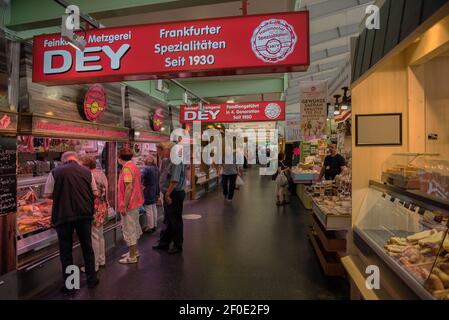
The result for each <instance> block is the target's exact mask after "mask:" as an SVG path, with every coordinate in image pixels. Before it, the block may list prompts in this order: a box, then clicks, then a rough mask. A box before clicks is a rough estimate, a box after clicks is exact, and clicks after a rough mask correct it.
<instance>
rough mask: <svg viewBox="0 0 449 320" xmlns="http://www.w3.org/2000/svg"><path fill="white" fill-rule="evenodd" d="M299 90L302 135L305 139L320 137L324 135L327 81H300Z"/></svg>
mask: <svg viewBox="0 0 449 320" xmlns="http://www.w3.org/2000/svg"><path fill="white" fill-rule="evenodd" d="M299 90H300V97H301V103H300V104H301V110H300V114H301V134H302V137H303V139H304V140H306V141H308V140H313V139H320V138H322V137H324V136H325V135H326V124H327V82H326V81H305V82H301V83H300V84H299Z"/></svg>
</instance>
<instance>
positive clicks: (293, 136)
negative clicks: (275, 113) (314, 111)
mask: <svg viewBox="0 0 449 320" xmlns="http://www.w3.org/2000/svg"><path fill="white" fill-rule="evenodd" d="M285 140H286V142H290V143H291V142H296V141H301V118H300V116H299V115H297V116H296V115H295V116H290V117H289V118H288V119H287V121H286V126H285Z"/></svg>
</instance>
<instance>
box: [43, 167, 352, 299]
mask: <svg viewBox="0 0 449 320" xmlns="http://www.w3.org/2000/svg"><path fill="white" fill-rule="evenodd" d="M245 183H246V185H245V187H244V188H241V189H240V190H239V191H236V197H235V199H234V202H233V203H232V204H229V203H226V202H225V201H223V198H222V196H221V193H220V190H219V189H217V191H216V192H213V193H211V194H209V195H208V196H207V197H206V198H203V199H201V200H199V201H192V202H188V203H186V206H185V212H184V213H185V214H199V215H201V216H202V218H201V219H199V220H184V221H185V245H184V252H183V254H182V255H175V256H170V255H168V254H166V253H165V252H158V251H154V250H152V248H151V246H152V245H153V244H154V243H155V242H156V240H157V238H158V237H157V236H156V235H151V236H149V235H145V236H144V238H143V239H142V240H141V242H140V253H141V258H140V261H139V263H138V265H133V266H127V265H120V264H119V263H118V262H117V261H118V259H119V257H120V255H121V254H123V253H124V252H125V251H126V248H125V246H124V245H120V246H119V247H118V248H116V249H115V250H113V252H112V253H111V254H110V255H109V256H108V260H107V263H108V265H107V268H106V269H102V270H101V271H100V273H99V277H100V280H101V282H100V285H99V286H98V287H97V288H96V289H94V290H87V289H86V288H82V289H81V290H80V292H78V293H77V294H76V295H75V296H74V297H73V298H74V299H343V298H348V288H347V286H346V284H345V281H344V280H343V279H338V278H326V277H325V276H324V275H323V273H322V271H321V269H320V266H319V264H318V261H317V259H316V257H315V255H314V252H313V250H312V248H311V245H310V243H309V241H308V239H307V236H306V228H307V227H306V226H307V223H306V221H307V214H306V213H305V212H304V209H303V208H302V206H301V205H300V203H299V201H298V200H297V199H296V197H292V199H291V204H290V205H289V206H286V207H285V208H280V209H278V208H277V207H276V205H275V199H274V183H273V182H272V181H271V177H260V176H259V174H258V170H257V169H252V170H250V171H249V172H247V173H246V176H245ZM40 298H47V299H61V298H65V297H64V296H62V295H60V294H59V292H58V291H54V292H53V293H51V294H48V295H45V296H43V297H40Z"/></svg>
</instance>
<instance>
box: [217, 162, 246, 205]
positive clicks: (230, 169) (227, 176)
mask: <svg viewBox="0 0 449 320" xmlns="http://www.w3.org/2000/svg"><path fill="white" fill-rule="evenodd" d="M241 175H242V172H241V168H240V166H238V165H237V164H223V165H222V166H221V184H222V187H223V196H224V199H225V200H226V201H228V202H232V199H233V198H234V191H235V189H236V187H235V184H236V183H235V182H236V181H237V176H241Z"/></svg>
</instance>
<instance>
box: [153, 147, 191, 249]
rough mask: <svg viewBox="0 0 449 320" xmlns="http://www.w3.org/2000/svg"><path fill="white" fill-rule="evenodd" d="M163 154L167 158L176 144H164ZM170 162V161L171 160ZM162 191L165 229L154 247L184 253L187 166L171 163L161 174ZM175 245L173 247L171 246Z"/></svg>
mask: <svg viewBox="0 0 449 320" xmlns="http://www.w3.org/2000/svg"><path fill="white" fill-rule="evenodd" d="M162 146H163V149H164V151H163V153H164V156H165V157H166V158H168V156H169V155H170V151H171V149H172V148H173V146H174V144H173V143H171V142H169V143H164V144H163V145H162ZM169 161H170V160H169ZM160 179H161V180H160V181H161V182H162V186H161V191H162V194H163V195H164V196H163V198H164V212H165V229H164V230H163V231H162V232H161V235H160V239H159V243H158V244H156V245H155V246H153V248H154V249H156V250H168V253H170V254H175V253H180V252H182V244H183V241H184V237H183V228H184V225H183V221H182V210H183V205H184V199H185V196H186V194H185V191H184V188H185V185H186V179H185V166H184V164H183V163H180V164H174V163H172V162H171V161H170V162H169V164H168V165H167V166H166V167H165V168H164V171H163V172H161V177H160ZM172 243H173V246H171V247H170V245H171V244H172Z"/></svg>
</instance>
